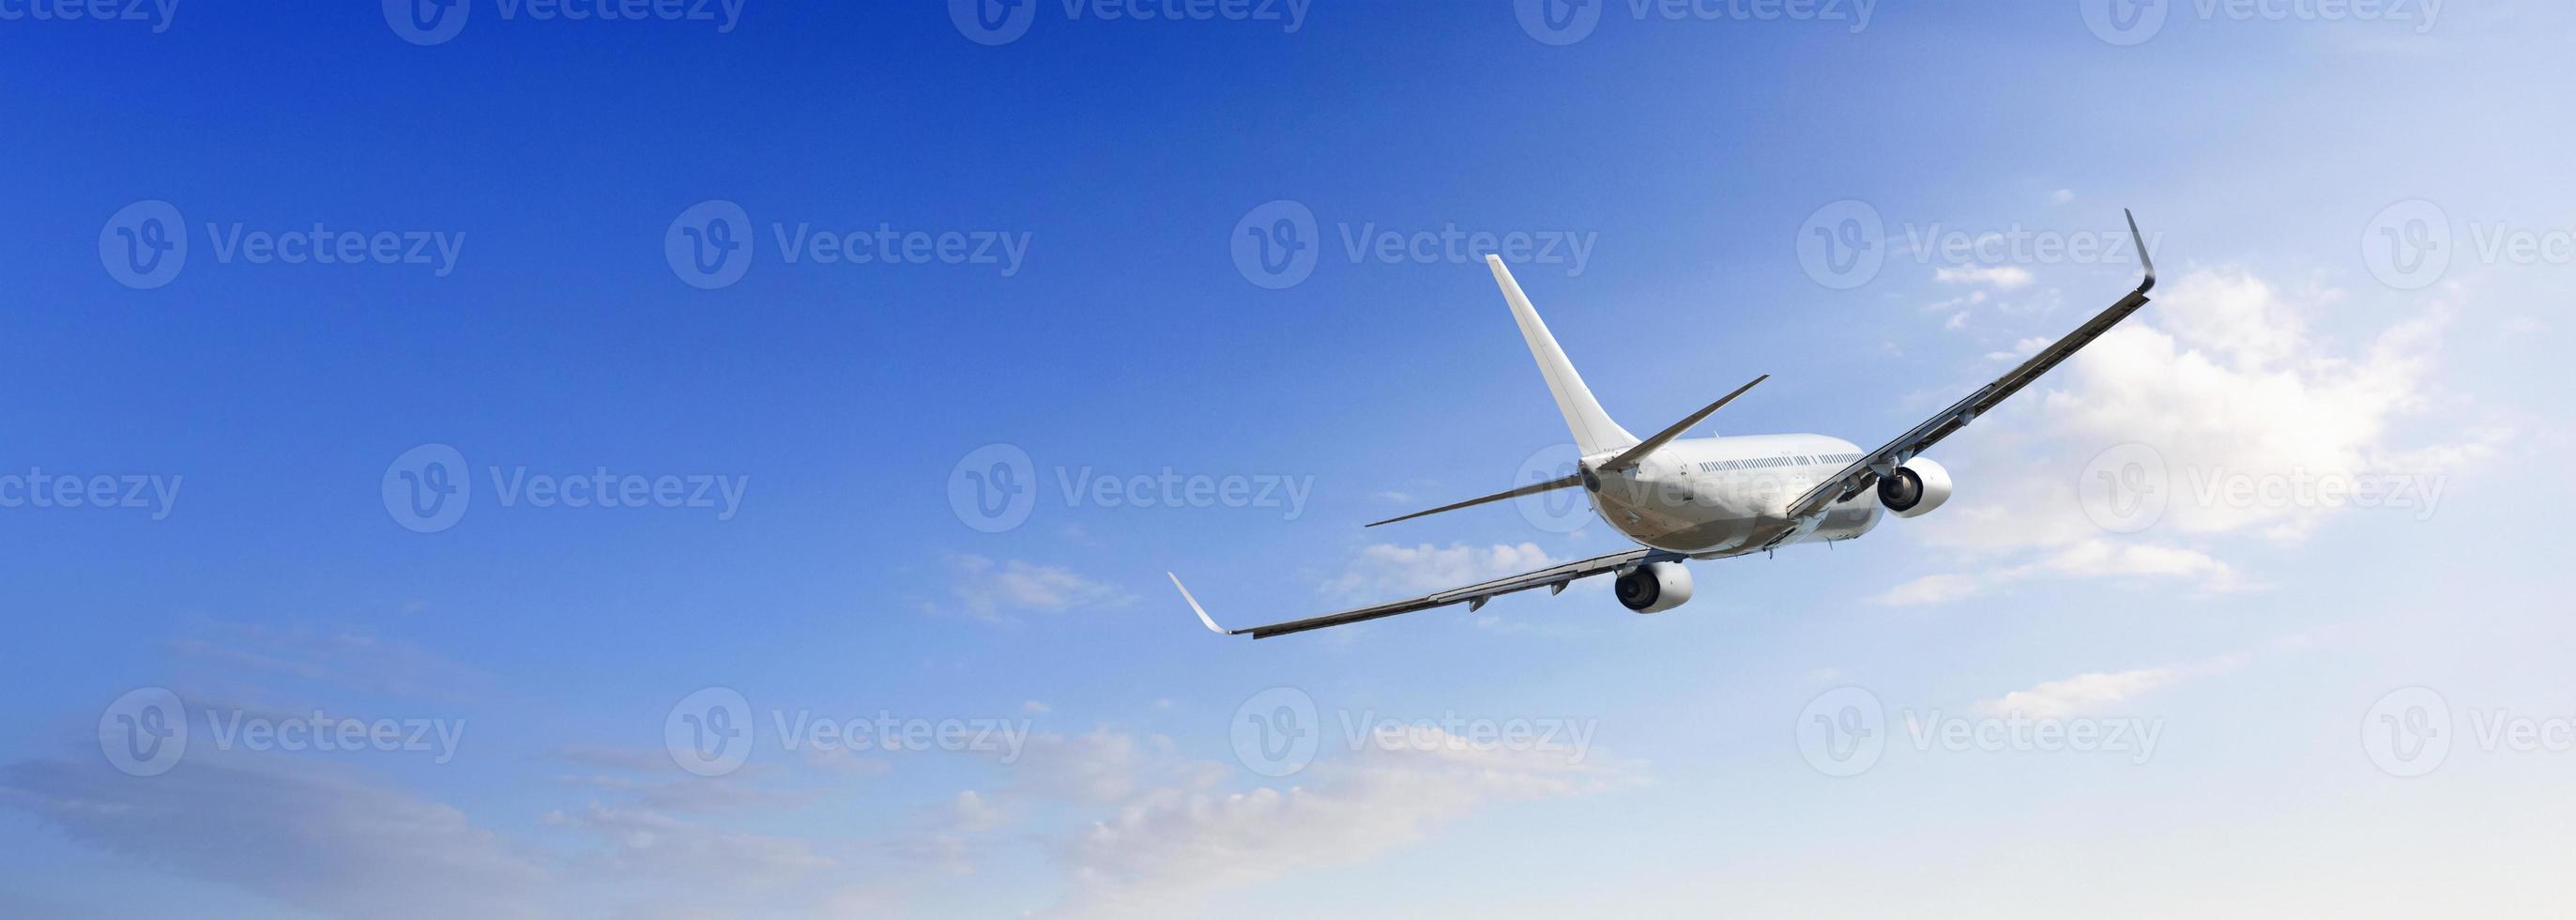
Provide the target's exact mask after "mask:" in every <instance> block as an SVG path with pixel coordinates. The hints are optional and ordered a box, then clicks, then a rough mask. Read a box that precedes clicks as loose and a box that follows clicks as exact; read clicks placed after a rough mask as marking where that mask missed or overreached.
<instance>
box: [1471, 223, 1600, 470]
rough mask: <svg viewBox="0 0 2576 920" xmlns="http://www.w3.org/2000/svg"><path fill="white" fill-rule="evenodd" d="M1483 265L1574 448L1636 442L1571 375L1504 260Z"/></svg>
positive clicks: (1592, 449)
mask: <svg viewBox="0 0 2576 920" xmlns="http://www.w3.org/2000/svg"><path fill="white" fill-rule="evenodd" d="M1485 265H1486V266H1487V267H1490V268H1492V269H1493V270H1494V283H1496V284H1499V285H1502V288H1503V299H1504V300H1505V301H1509V302H1510V303H1511V305H1512V320H1513V321H1514V322H1517V323H1519V324H1520V326H1521V338H1522V339H1523V340H1526V341H1527V342H1528V343H1529V350H1530V356H1531V357H1533V358H1537V359H1538V371H1539V373H1540V374H1541V375H1543V376H1545V377H1546V378H1547V390H1548V392H1549V393H1552V394H1555V396H1556V411H1558V412H1562V413H1564V414H1565V427H1566V428H1567V429H1569V430H1571V431H1573V432H1574V444H1575V446H1576V447H1577V448H1579V449H1581V450H1582V451H1583V454H1584V456H1587V457H1588V456H1591V455H1593V454H1597V453H1601V452H1603V451H1609V450H1617V449H1619V448H1622V447H1627V446H1629V445H1631V444H1635V443H1637V436H1636V435H1633V434H1629V433H1628V429H1625V428H1621V427H1619V423H1618V422H1614V421H1611V420H1610V413H1607V412H1603V411H1601V403H1600V402H1598V401H1596V400H1594V399H1593V398H1592V390H1591V389H1589V388H1587V387H1585V386H1584V385H1583V375H1581V374H1577V373H1575V372H1574V362H1572V361H1568V360H1566V359H1565V349H1563V348H1559V347H1557V345H1556V336H1554V335H1551V334H1549V333H1548V331H1547V323H1546V322H1545V321H1542V320H1540V319H1539V318H1538V310H1537V309H1536V308H1534V307H1531V306H1530V302H1529V295H1527V294H1523V293H1521V285H1520V282H1518V281H1514V280H1512V270H1511V269H1508V268H1505V267H1503V257H1501V256H1496V255H1488V256H1486V257H1485Z"/></svg>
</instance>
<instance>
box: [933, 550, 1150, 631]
mask: <svg viewBox="0 0 2576 920" xmlns="http://www.w3.org/2000/svg"><path fill="white" fill-rule="evenodd" d="M948 574H949V581H950V584H949V591H950V593H951V594H953V595H954V596H955V597H956V598H957V604H958V606H959V607H961V608H963V609H964V610H965V611H966V612H967V613H969V614H972V615H973V616H975V617H976V618H978V619H985V620H1001V619H1006V618H1008V617H1009V615H1011V614H1014V613H1062V612H1064V611H1067V610H1072V609H1074V608H1077V607H1109V606H1117V605H1120V604H1124V603H1126V602H1127V601H1128V600H1130V598H1129V597H1128V596H1127V595H1126V594H1124V593H1123V592H1120V591H1119V590H1118V589H1117V588H1115V587H1112V586H1110V585H1107V584H1103V583H1101V582H1097V581H1093V580H1091V579H1089V578H1085V577H1083V576H1081V575H1079V574H1076V573H1075V572H1074V571H1073V570H1072V569H1068V568H1064V567H1062V566H1053V565H1036V564H1033V563H1029V562H1024V561H1021V560H1018V559H1012V560H1009V561H1007V562H995V561H993V560H992V559H989V558H986V557H983V556H974V555H962V554H960V555H951V556H949V557H948Z"/></svg>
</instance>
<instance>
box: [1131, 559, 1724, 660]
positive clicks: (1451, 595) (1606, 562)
mask: <svg viewBox="0 0 2576 920" xmlns="http://www.w3.org/2000/svg"><path fill="white" fill-rule="evenodd" d="M1682 558H1685V557H1683V556H1682V555H1681V554H1680V553H1674V552H1669V551H1666V550H1659V549H1642V548H1641V549H1632V550H1629V551H1627V552H1624V553H1612V554H1610V555H1607V556H1595V557H1593V558H1590V559H1584V560H1580V561H1576V562H1567V563H1560V564H1558V565H1552V566H1548V567H1547V568H1543V569H1539V570H1536V571H1532V572H1523V573H1521V574H1518V575H1512V576H1508V577H1504V578H1497V579H1494V580H1492V581H1486V582H1479V583H1476V584H1472V585H1468V586H1466V587H1463V588H1451V589H1449V590H1447V591H1439V592H1434V593H1431V594H1425V595H1422V596H1420V597H1414V598H1407V599H1405V600H1400V601H1394V602H1390V603H1385V604H1378V605H1375V606H1371V607H1359V608H1355V609H1351V610H1344V611H1341V612H1338V613H1328V614H1324V615H1323V616H1317V617H1307V618H1306V619H1302V620H1290V621H1287V622H1285V623H1271V624H1268V625H1265V626H1249V627H1245V628H1243V629H1225V628H1223V627H1220V626H1218V625H1216V621H1215V620H1214V619H1211V618H1210V617H1209V616H1208V614H1207V611H1206V610H1205V609H1203V608H1201V607H1200V606H1199V602H1198V599H1197V598H1194V597H1191V596H1190V589H1188V588H1185V587H1181V579H1180V577H1179V576H1177V575H1174V576H1172V586H1173V587H1175V588H1180V590H1181V598H1182V599H1183V600H1187V601H1189V604H1190V609H1191V610H1193V611H1196V612H1197V613H1198V615H1199V621H1200V622H1202V623H1205V624H1207V627H1208V628H1209V629H1211V630H1215V631H1217V632H1222V633H1226V634H1228V635H1236V636H1240V635H1246V634H1249V635H1251V636H1252V637H1253V638H1255V639H1267V638H1270V637H1272V636H1284V635H1288V634H1290V633H1301V632H1306V631H1308V630H1315V629H1323V628H1326V627H1330V626H1342V625H1345V624H1350V623H1360V622H1365V621H1368V620H1375V619H1380V618H1384V617H1391V616H1396V615H1398V614H1406V613H1414V612H1417V611H1422V610H1430V609H1432V608H1434V607H1447V606H1449V605H1451V604H1470V605H1473V606H1475V607H1482V606H1484V603H1485V602H1486V601H1489V600H1492V599H1494V598H1497V597H1501V596H1503V595H1505V594H1511V593H1514V592H1519V591H1527V590H1530V589H1532V588H1552V589H1553V590H1554V591H1563V590H1565V586H1566V585H1567V584H1570V583H1572V582H1574V581H1575V580H1577V579H1582V578H1590V577H1592V576H1594V575H1601V574H1606V573H1609V572H1616V571H1620V570H1623V569H1626V568H1629V567H1631V566H1637V565H1643V564H1645V563H1648V562H1666V561H1676V560H1680V559H1682ZM1164 574H1166V575H1170V573H1168V572H1167V573H1164Z"/></svg>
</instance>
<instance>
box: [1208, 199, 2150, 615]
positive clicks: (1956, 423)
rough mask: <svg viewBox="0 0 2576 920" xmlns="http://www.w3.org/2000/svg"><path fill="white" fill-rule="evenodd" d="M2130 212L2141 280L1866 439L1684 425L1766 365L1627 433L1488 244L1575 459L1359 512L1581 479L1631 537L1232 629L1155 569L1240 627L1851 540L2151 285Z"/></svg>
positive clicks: (1925, 503)
mask: <svg viewBox="0 0 2576 920" xmlns="http://www.w3.org/2000/svg"><path fill="white" fill-rule="evenodd" d="M2121 213H2122V215H2123V216H2127V214H2128V212H2126V211H2123V212H2121ZM2128 220H2129V239H2130V242H2131V243H2132V244H2133V245H2135V246H2136V247H2137V252H2138V264H2139V265H2140V266H2142V267H2143V268H2144V269H2145V270H2146V280H2144V281H2141V282H2139V283H2138V289H2137V290H2134V291H2131V292H2129V295H2128V296H2126V297H2122V298H2120V301H2119V302H2118V303H2115V304H2112V305H2111V308H2110V309H2107V310H2104V311H2102V312H2101V314H2100V315H2097V316H2095V317H2093V318H2092V319H2090V320H2087V321H2085V323H2084V325H2082V326H2078V327H2076V329H2075V331H2074V332H2070V333H2067V334H2066V337H2065V338H2062V339H2059V340H2057V341H2056V342H2055V343H2054V344H2051V345H2049V346H2048V347H2047V348H2043V349H2040V351H2039V353H2038V354H2035V355H2032V356H2031V357H2030V360H2027V361H2023V362H2022V363H2021V365H2020V366H2019V367H2015V368H2013V369H2012V372H2011V373H2008V374H2005V375H2003V377H2002V378H2000V379H1998V380H1996V381H1995V382H1993V383H1989V384H1986V385H1985V386H1984V387H1981V388H1979V389H1978V390H1977V391H1976V392H1974V393H1970V394H1968V397H1967V398H1966V399H1962V400H1959V401H1958V402H1956V403H1953V404H1951V406H1950V408H1947V409H1943V410H1941V412H1940V414H1938V415H1935V416H1933V417H1931V418H1930V419H1927V420H1925V421H1924V422H1923V423H1922V424H1920V425H1916V426H1914V427H1913V428H1911V429H1909V430H1907V431H1906V432H1905V433H1904V434H1901V435H1898V436H1896V439H1895V440H1892V441H1889V442H1887V443H1886V444H1884V445H1881V446H1880V447H1879V448H1878V449H1877V450H1871V451H1863V450H1861V449H1860V448H1859V447H1858V446H1856V445H1854V444H1852V442H1850V441H1845V440H1843V439H1841V438H1836V437H1830V436H1827V435H1821V434H1769V435H1735V436H1730V437H1707V438H1684V437H1682V434H1683V433H1684V432H1687V431H1689V430H1690V429H1691V427H1692V426H1694V425H1697V424H1699V423H1700V421H1701V420H1702V419H1706V418H1708V417H1709V415H1710V414H1712V413H1714V412H1716V411H1717V410H1718V408H1719V407H1722V406H1724V405H1726V404H1727V402H1728V401H1729V400H1733V399H1734V398H1736V397H1738V396H1742V395H1744V391H1746V390H1750V389H1752V388H1753V385H1754V384H1757V383H1761V382H1762V381H1764V380H1767V379H1770V378H1769V375H1764V376H1761V377H1756V378H1754V379H1753V382H1752V383H1747V384H1745V385H1743V386H1740V387H1737V388H1735V392H1733V393H1728V394H1726V396H1725V397H1724V398H1721V399H1719V400H1718V401H1716V402H1713V403H1710V404H1708V408H1705V409H1701V410H1699V411H1698V412H1694V413H1691V416H1690V417H1689V418H1686V419H1682V420H1681V421H1679V422H1676V423H1674V424H1673V426H1672V427H1670V428H1666V429H1664V430H1662V431H1659V432H1656V433H1655V434H1654V435H1653V436H1651V437H1646V438H1639V437H1637V436H1636V435H1633V434H1629V433H1628V430H1627V429H1625V428H1621V427H1619V423H1618V422H1615V421H1611V420H1610V414H1609V413H1607V412H1603V411H1601V404H1600V403H1599V402H1597V401H1595V400H1594V399H1593V398H1592V391H1591V390H1590V389H1587V388H1585V387H1584V385H1583V377H1582V376H1581V375H1579V374H1576V373H1575V372H1574V364H1573V362H1570V361H1567V360H1566V358H1565V351H1564V350H1563V349H1561V348H1558V347H1557V345H1556V337H1555V336H1554V335H1551V334H1549V333H1548V331H1547V324H1546V323H1544V322H1541V321H1540V320H1539V318H1538V311H1537V310H1536V309H1534V308H1532V307H1531V306H1530V302H1529V298H1528V297H1527V296H1525V295H1523V294H1522V293H1521V286H1520V283H1519V282H1517V281H1514V280H1512V273H1511V270H1510V269H1507V268H1504V267H1503V260H1502V259H1501V258H1500V257H1498V256H1491V255H1489V256H1486V257H1485V264H1486V265H1487V266H1488V267H1490V268H1492V269H1493V271H1494V281H1495V282H1496V283H1498V284H1500V285H1502V289H1503V299H1504V300H1505V301H1508V302H1509V303H1510V304H1511V306H1512V318H1513V319H1514V320H1516V321H1518V322H1519V323H1520V327H1521V338H1523V339H1525V340H1527V341H1528V342H1529V349H1530V354H1531V355H1532V356H1534V357H1536V358H1537V359H1538V369H1539V373H1540V374H1541V375H1543V376H1545V377H1546V378H1547V388H1548V390H1549V392H1552V393H1554V394H1555V395H1556V408H1557V411H1559V412H1562V413H1564V414H1565V425H1566V427H1567V428H1570V429H1572V430H1573V432H1574V443H1575V446H1576V447H1578V448H1579V449H1580V450H1581V451H1582V459H1581V460H1580V461H1579V463H1578V465H1577V470H1576V472H1575V473H1574V474H1572V475H1569V476H1565V477H1563V478H1559V479H1552V480H1549V481H1546V482H1541V483H1535V484H1532V485H1526V486H1522V487H1520V488H1517V489H1513V490H1511V491H1508V492H1498V493H1495V494H1493V495H1487V496H1485V497H1483V498H1471V499H1468V500H1466V501H1463V502H1458V503H1456V504H1451V505H1442V506H1440V507H1438V508H1433V509H1431V510H1429V511H1421V512H1416V513H1413V514H1408V515H1405V516H1403V517H1399V518H1391V519H1388V520H1384V521H1379V522H1377V523H1376V524H1370V525H1368V526H1370V527H1375V526H1378V524H1392V523H1395V522H1396V521H1406V520H1411V519H1413V518H1418V517H1422V516H1424V515H1430V514H1438V513H1440V512H1443V511H1455V510H1457V509H1460V508H1466V507H1472V506H1475V505H1481V504H1485V503H1487V502H1498V501H1504V500H1507V499H1513V498H1519V497H1521V496H1524V495H1535V494H1538V493H1541V492H1546V491H1549V490H1553V489H1568V488H1574V487H1576V486H1581V487H1582V488H1583V491H1584V492H1585V493H1586V494H1588V495H1589V496H1590V498H1591V502H1592V510H1593V512H1594V513H1596V514H1598V515H1600V516H1601V520H1602V522H1603V523H1606V524H1609V525H1610V528H1611V529H1613V530H1616V531H1618V532H1619V533H1620V534H1622V535H1625V536H1626V537H1627V538H1628V539H1630V540H1634V541H1636V542H1637V543H1638V544H1640V546H1639V548H1637V549H1632V550H1628V551H1626V552H1622V553H1612V554H1610V555H1607V556H1599V557H1595V558H1591V559H1585V560H1582V561H1580V562H1568V563H1565V564H1562V565H1554V566H1549V567H1547V568H1544V569H1540V570H1538V571H1535V572H1527V573H1523V574H1520V575H1514V576H1511V577H1508V578H1498V579H1495V580H1493V581H1488V582H1483V583H1480V584H1473V585H1468V586H1466V587H1463V588H1453V589H1450V590H1447V591H1441V592H1438V593H1434V594H1426V595H1423V596H1421V597H1415V598H1408V599H1406V600H1400V601H1395V602H1392V603H1386V604H1379V605H1376V606H1373V607H1361V608H1358V609H1356V610H1345V611H1342V612H1340V613H1329V614H1325V615H1323V616H1318V617H1309V618H1307V619H1303V620H1291V621H1288V622H1285V623H1272V624H1270V625H1267V626H1253V627H1247V628H1244V629H1231V630H1230V629H1226V628H1224V627H1222V626H1218V625H1216V620H1215V619H1214V618H1211V617H1209V616H1208V612H1207V609H1206V608H1204V607H1201V606H1199V602H1198V598H1196V597H1192V596H1191V595H1190V589H1189V588H1188V587H1185V586H1183V585H1182V584H1181V579H1180V576H1178V575H1171V573H1168V572H1167V573H1165V574H1166V575H1170V577H1171V579H1172V587H1175V588H1179V589H1180V592H1181V598H1182V599H1183V600H1186V601H1188V602H1189V605H1190V609H1191V610H1193V611H1195V612H1197V613H1198V615H1199V622H1201V623H1204V624H1206V625H1207V628H1208V629H1210V630H1212V631H1215V632H1217V633H1221V634H1226V635H1242V634H1245V633H1250V634H1251V635H1252V637H1253V638H1255V639H1266V638H1269V637H1271V636H1283V635H1287V634H1289V633H1297V632H1305V631H1307V630H1310V629H1322V628H1324V627H1327V626H1340V625H1342V624H1345V623H1357V622H1360V621H1363V620H1374V619H1378V618H1380V617H1391V616H1395V615H1396V614H1400V613H1412V612H1414V611H1417V610H1429V609H1431V608H1434V607H1446V606H1449V605H1451V604H1466V605H1467V609H1468V610H1471V611H1472V610H1475V609H1476V608H1479V607H1483V606H1484V605H1485V602H1486V601H1489V600H1492V599H1494V598H1495V597H1498V596H1501V595H1505V594H1510V593H1512V592H1515V591H1527V590H1530V589H1532V588H1542V587H1543V588H1546V589H1548V592H1549V593H1551V594H1555V593H1560V592H1563V591H1564V590H1565V586H1566V585H1568V584H1571V583H1573V581H1574V580H1575V579H1578V578H1588V577H1591V576H1594V575H1606V574H1611V573H1617V575H1618V579H1617V581H1616V582H1615V587H1616V589H1617V591H1616V593H1617V594H1618V596H1619V603H1620V604H1621V605H1622V606H1625V607H1627V608H1628V609H1630V610H1634V611H1636V612H1638V613H1657V612H1661V611H1665V610H1671V609H1673V608H1675V607H1679V606H1681V605H1682V603H1683V602H1684V601H1688V600H1690V597H1691V576H1690V570H1689V569H1687V568H1684V567H1683V566H1682V563H1683V562H1684V561H1685V560H1690V559H1724V558H1727V557H1729V556H1742V555H1747V554H1750V553H1757V552H1769V551H1772V550H1776V549H1778V548H1780V547H1782V546H1786V545H1788V544H1792V543H1827V542H1831V541H1835V540H1849V539H1853V538H1855V537H1859V536H1860V535H1862V534H1866V533H1868V532H1869V531H1870V529H1871V528H1873V527H1876V526H1878V522H1879V519H1880V517H1881V516H1882V515H1881V512H1882V511H1889V512H1894V513H1895V514H1896V516H1898V517H1907V518H1910V517H1919V516H1922V515H1924V514H1928V513H1930V512H1931V511H1932V510H1933V509H1935V508H1939V507H1941V504H1942V503H1943V502H1946V501H1949V500H1950V473H1949V471H1948V470H1945V469H1942V468H1941V465H1940V464H1938V463H1934V462H1932V461H1931V460H1930V459H1928V458H1925V457H1924V456H1922V454H1923V451H1924V450H1925V449H1927V448H1930V447H1931V446H1932V445H1933V444H1934V443H1936V442H1938V441H1940V440H1941V439H1942V438H1944V437H1947V436H1948V435H1949V434H1950V433H1951V432H1954V431H1957V430H1959V429H1960V428H1963V427H1966V426H1967V424H1968V423H1969V422H1971V421H1974V420H1976V418H1977V416H1979V415H1983V414H1985V413H1986V412H1987V411H1988V410H1991V409H1993V408H1994V407H1995V406H1996V405H1997V404H1999V403H2001V402H2003V401H2004V399H2005V398H2006V397H2009V396H2011V395H2013V394H2014V393H2016V392H2020V390H2021V388H2023V387H2025V386H2029V385H2030V382H2031V381H2033V380H2036V379H2038V378H2039V376H2040V375H2041V374H2045V373H2047V372H2048V369H2049V368H2052V367H2056V366H2057V365H2058V363H2059V362H2062V361H2065V360H2066V359H2067V358H2068V357H2069V356H2071V355H2073V354H2075V352H2076V351H2078V350H2080V349H2082V348H2083V347H2084V346H2085V345H2087V344H2090V343H2091V342H2092V341H2093V340H2094V339H2097V338H2100V337H2101V336H2102V333H2104V332H2108V331H2110V329H2111V327H2112V326H2115V325H2118V324H2119V322H2120V321H2121V320H2123V319H2127V318H2128V317H2129V314H2131V313H2135V312H2138V308H2139V307H2143V306H2145V305H2146V304H2147V291H2148V289H2150V288H2153V287H2155V286H2156V267H2155V263H2153V262H2151V261H2149V260H2148V258H2147V246H2146V241H2145V239H2144V238H2142V237H2140V236H2139V234H2138V221H2137V218H2135V217H2129V218H2128ZM1873 486H1875V487H1876V488H1875V489H1873V488H1872V487H1873Z"/></svg>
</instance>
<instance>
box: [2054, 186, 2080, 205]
mask: <svg viewBox="0 0 2576 920" xmlns="http://www.w3.org/2000/svg"><path fill="white" fill-rule="evenodd" d="M2074 200H2075V190H2074V189H2071V188H2062V189H2058V190H2057V191H2054V192H2050V193H2048V203H2049V204H2065V203H2067V202H2070V201H2074Z"/></svg>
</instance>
